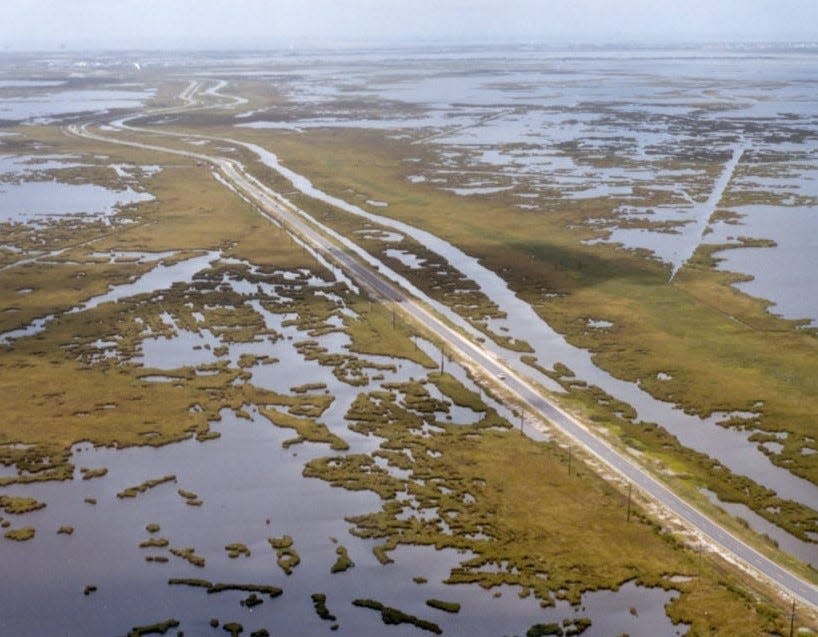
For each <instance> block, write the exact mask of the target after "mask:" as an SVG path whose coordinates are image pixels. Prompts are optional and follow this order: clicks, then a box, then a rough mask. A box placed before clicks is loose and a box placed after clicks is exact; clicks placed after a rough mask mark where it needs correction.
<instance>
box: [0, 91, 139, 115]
mask: <svg viewBox="0 0 818 637" xmlns="http://www.w3.org/2000/svg"><path fill="white" fill-rule="evenodd" d="M154 93H155V91H154V90H153V89H145V90H115V89H111V90H87V91H83V90H66V91H55V92H51V93H46V94H38V95H33V96H30V97H13V98H6V99H0V119H10V120H18V121H19V120H23V121H25V120H33V122H34V123H47V122H49V121H53V120H54V119H55V118H58V117H60V116H64V115H68V114H71V113H85V112H89V111H90V112H94V113H100V112H105V111H109V110H112V109H117V108H136V107H138V106H141V105H142V104H144V102H145V101H147V100H149V99H150V98H151V97H153V95H154Z"/></svg>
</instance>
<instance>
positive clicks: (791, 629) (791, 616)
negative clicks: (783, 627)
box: [790, 598, 795, 637]
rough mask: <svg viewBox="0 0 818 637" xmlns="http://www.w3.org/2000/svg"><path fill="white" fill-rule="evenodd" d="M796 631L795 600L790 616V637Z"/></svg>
mask: <svg viewBox="0 0 818 637" xmlns="http://www.w3.org/2000/svg"><path fill="white" fill-rule="evenodd" d="M794 629H795V598H793V600H792V613H791V614H790V637H792V631H793V630H794Z"/></svg>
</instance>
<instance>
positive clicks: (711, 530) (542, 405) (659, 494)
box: [69, 126, 818, 608]
mask: <svg viewBox="0 0 818 637" xmlns="http://www.w3.org/2000/svg"><path fill="white" fill-rule="evenodd" d="M131 130H136V129H131ZM69 132H71V133H73V134H76V135H80V136H84V137H89V138H92V139H96V140H99V141H105V142H112V143H116V144H122V145H128V146H133V147H138V148H146V149H150V150H157V151H162V152H169V153H173V154H176V155H183V156H186V157H191V158H194V159H197V160H200V161H204V162H208V163H209V164H211V165H213V166H215V167H217V168H218V169H219V171H220V172H221V174H222V175H223V176H224V177H225V178H226V179H227V181H228V182H230V183H231V184H232V185H233V186H234V187H235V188H236V189H238V190H240V191H241V192H242V193H244V194H245V195H246V196H248V197H249V198H250V199H251V200H252V201H254V202H255V203H256V204H257V205H258V206H259V208H260V210H261V211H262V212H263V214H265V215H267V216H268V217H270V218H273V219H275V220H277V221H278V222H280V223H281V224H282V225H284V226H286V227H287V228H288V229H289V230H290V231H291V232H293V233H295V234H296V235H298V236H299V237H300V238H301V239H302V240H304V241H305V242H307V243H308V244H309V245H310V246H311V247H312V248H313V249H315V250H317V251H318V252H320V253H321V254H323V255H324V256H325V257H326V258H327V259H329V260H330V261H331V262H333V263H334V264H335V265H337V266H338V267H340V268H341V269H342V270H344V271H345V272H346V273H347V275H348V276H350V278H352V279H353V280H354V281H355V282H356V283H358V284H359V285H361V286H362V287H363V288H365V289H367V290H368V291H369V292H370V293H374V294H375V295H376V296H380V297H382V298H384V299H386V300H387V301H390V302H394V303H396V305H397V307H399V308H400V311H402V312H403V313H405V314H406V315H408V316H409V317H411V318H412V319H414V320H415V321H417V322H418V323H420V324H422V325H423V326H425V327H426V328H427V329H428V330H429V331H431V332H433V333H435V334H436V335H437V336H438V337H440V338H441V339H442V340H443V341H444V342H445V343H446V345H447V347H448V348H451V351H452V353H455V354H456V355H457V356H458V357H461V358H464V359H466V360H470V361H471V362H472V363H473V364H474V365H475V366H476V367H478V368H482V369H483V370H484V371H485V372H486V373H487V374H489V375H490V376H492V377H494V378H496V379H498V382H502V383H503V384H504V385H505V386H506V388H507V389H508V390H509V391H511V392H512V393H514V394H516V395H517V397H518V398H519V399H520V401H521V402H522V403H523V404H524V405H526V406H527V408H528V410H529V411H530V412H531V413H532V414H536V415H538V416H540V417H542V418H545V419H546V420H548V421H550V422H551V423H553V425H554V426H556V427H557V428H559V429H561V430H562V431H563V432H564V433H565V434H566V435H568V436H569V437H570V438H572V439H573V440H575V441H576V443H577V444H579V445H581V446H582V447H584V448H585V449H586V450H587V451H589V452H590V453H592V454H594V455H595V456H596V457H598V458H599V459H600V460H601V461H602V462H604V463H605V464H606V465H608V466H609V467H611V468H612V469H613V470H614V471H616V472H617V473H619V474H620V475H621V476H622V477H623V478H624V479H625V480H627V481H628V482H630V483H631V484H632V485H633V486H634V487H637V488H639V489H641V490H642V491H643V492H644V493H645V494H647V495H648V496H649V497H650V498H652V499H654V500H656V501H658V502H659V503H661V504H662V505H663V506H664V507H666V508H667V509H668V510H669V511H671V512H672V513H673V514H674V515H676V516H677V517H679V518H681V519H683V520H684V521H686V522H687V523H688V524H689V525H690V526H692V527H694V528H695V529H696V530H697V531H698V532H699V533H700V534H702V535H703V536H705V537H706V538H708V539H709V540H710V541H712V542H713V543H714V544H716V545H718V546H719V547H721V548H722V549H723V550H725V551H727V552H728V553H731V554H732V555H733V556H735V558H737V559H738V560H739V561H740V562H744V563H745V564H747V565H750V566H751V567H753V568H754V569H756V570H757V571H758V572H759V573H760V574H762V575H763V576H765V577H766V578H767V579H768V580H769V581H770V582H772V583H773V584H775V585H777V586H779V587H780V588H781V591H782V592H783V593H784V594H786V595H789V596H791V597H793V598H794V599H796V600H798V601H800V602H801V603H803V604H807V605H810V606H812V607H813V608H818V587H815V586H813V585H812V584H810V583H808V582H806V581H804V580H802V579H801V578H799V577H798V576H796V575H794V574H793V573H791V572H790V571H788V570H786V569H784V568H782V567H781V566H779V565H778V564H776V563H775V562H773V561H772V560H770V559H769V558H767V557H765V556H764V555H762V554H761V553H759V552H758V551H756V550H755V549H753V548H752V547H750V546H748V545H747V544H745V543H744V542H742V541H741V540H740V539H738V538H737V537H735V536H734V535H732V534H731V533H730V532H729V531H727V530H726V529H724V528H723V527H721V526H720V525H719V524H717V523H716V522H714V521H713V520H711V519H710V518H708V517H707V516H706V515H704V514H703V513H701V512H699V511H698V510H697V509H695V508H693V507H692V506H691V505H689V504H688V503H686V502H685V501H684V500H682V499H681V498H679V497H678V496H677V495H676V494H674V493H673V492H672V491H671V490H670V489H668V488H667V487H665V486H664V485H663V484H661V483H660V482H658V481H657V480H656V479H654V478H653V477H652V476H651V475H650V474H648V473H647V471H646V470H645V469H643V468H641V467H640V466H638V465H637V464H635V463H633V462H632V461H631V460H630V459H629V458H627V457H626V456H624V455H623V454H622V453H621V452H619V451H617V450H616V449H614V448H613V447H611V446H610V445H609V444H608V443H607V442H605V441H604V440H603V439H601V438H599V437H598V436H597V435H595V434H594V433H592V432H591V431H590V430H588V429H587V428H586V427H584V426H583V425H582V424H581V423H580V422H579V421H578V420H576V419H575V418H574V417H572V416H571V415H569V414H568V413H566V412H564V411H563V410H562V409H560V408H559V407H558V406H557V405H556V404H554V403H552V402H550V401H549V400H547V399H546V398H545V397H544V396H543V395H542V394H541V393H540V392H539V391H538V390H537V389H535V388H534V387H533V386H531V385H530V384H529V383H527V382H526V381H525V380H524V379H523V378H522V377H520V376H519V375H518V374H516V373H515V372H514V370H512V369H510V368H508V367H506V366H505V365H503V364H502V363H501V362H500V361H499V360H497V359H496V358H494V356H493V355H491V354H490V353H488V352H487V351H485V350H483V349H482V348H480V347H479V346H478V345H477V344H476V343H474V342H472V341H470V340H468V339H466V338H465V337H464V336H463V335H462V334H460V333H459V332H457V331H455V330H454V329H452V328H451V327H449V326H448V325H447V324H446V323H444V322H443V321H442V320H440V319H439V318H438V317H436V316H434V315H433V314H431V313H430V312H428V311H427V310H426V309H425V308H424V307H423V306H421V305H420V304H419V303H417V302H415V301H414V299H412V298H410V297H408V296H407V295H406V294H405V293H404V292H403V291H402V290H401V289H399V288H398V287H397V286H396V284H394V283H393V282H391V281H389V280H387V279H386V278H385V277H384V276H382V275H380V274H379V273H378V272H376V271H375V270H374V269H373V268H372V267H370V266H368V265H365V264H364V263H362V262H361V261H359V260H358V259H357V258H355V257H354V256H352V255H351V254H349V253H347V252H345V251H343V250H341V249H339V247H338V246H337V245H335V244H334V243H333V242H331V241H330V240H329V239H328V237H327V236H326V234H325V233H323V232H322V231H320V230H319V229H318V228H316V227H315V226H313V225H312V224H308V223H307V222H306V221H305V219H304V218H303V217H302V216H301V215H299V214H298V213H296V212H294V211H291V210H289V209H287V208H285V207H284V206H283V205H281V204H280V203H279V201H278V200H277V199H276V197H275V195H274V193H273V192H272V191H270V190H269V189H268V188H267V187H266V186H264V185H263V184H261V183H259V182H258V181H257V180H255V179H254V178H253V177H251V176H248V175H247V174H246V173H245V172H244V170H243V168H242V166H241V164H240V163H239V162H237V161H235V160H233V159H229V158H223V157H214V156H209V155H205V154H202V153H196V152H192V151H185V150H179V149H173V148H166V147H162V146H157V145H153V144H142V143H139V142H133V141H124V140H117V139H115V138H109V137H105V136H102V135H99V134H95V133H90V132H88V131H87V130H86V129H85V127H78V126H70V127H69ZM152 132H154V131H152ZM500 379H502V381H501V380H500Z"/></svg>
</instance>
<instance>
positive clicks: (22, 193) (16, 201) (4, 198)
mask: <svg viewBox="0 0 818 637" xmlns="http://www.w3.org/2000/svg"><path fill="white" fill-rule="evenodd" d="M151 199H153V196H152V195H149V194H147V193H144V192H136V191H134V190H132V189H131V188H126V189H125V190H110V189H109V188H104V187H102V186H96V185H94V184H65V183H60V182H58V181H24V182H21V183H16V184H14V183H0V223H2V222H7V223H15V222H16V223H42V222H44V221H47V219H48V218H50V217H60V216H65V215H88V218H89V219H98V218H100V217H109V216H111V215H113V214H114V213H115V212H116V210H117V207H118V206H121V205H126V204H132V203H138V202H143V201H150V200H151Z"/></svg>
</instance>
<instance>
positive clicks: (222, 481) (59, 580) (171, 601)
mask: <svg viewBox="0 0 818 637" xmlns="http://www.w3.org/2000/svg"><path fill="white" fill-rule="evenodd" d="M214 428H215V429H216V430H217V431H219V432H220V433H221V437H220V438H219V439H218V440H213V441H208V442H205V443H200V442H196V441H192V440H191V441H187V442H184V443H181V444H176V445H170V446H167V447H162V448H158V449H153V448H133V449H124V450H115V449H93V448H91V447H90V446H89V445H87V444H81V445H77V446H75V448H74V450H73V458H72V462H73V463H74V464H75V465H76V466H78V467H90V468H95V467H107V468H108V474H107V475H106V476H105V477H103V478H98V479H93V480H88V481H83V480H81V479H79V473H78V475H77V476H76V479H75V480H74V481H71V482H68V483H62V484H57V483H47V484H34V485H21V486H19V487H15V494H18V495H24V496H31V497H37V498H38V499H40V500H44V501H46V502H48V506H47V507H46V508H45V509H42V510H40V511H37V512H34V513H32V514H29V515H27V516H26V523H30V524H32V525H34V526H36V527H37V529H38V531H37V536H36V537H35V539H34V540H31V541H29V542H26V543H16V542H8V541H4V542H0V561H2V563H3V565H4V569H8V572H13V573H15V578H14V579H11V578H3V579H2V580H0V599H3V600H4V601H3V603H4V605H5V606H6V608H13V609H16V610H15V612H13V613H4V617H3V627H4V629H5V630H6V631H8V632H9V634H14V635H17V636H19V637H28V636H32V637H33V636H40V635H57V634H59V635H64V636H66V637H72V636H74V635H76V636H83V637H84V636H85V635H89V634H95V635H113V634H120V633H122V632H124V631H125V630H126V629H127V628H128V627H130V626H133V625H139V624H144V623H150V622H153V621H157V620H159V619H165V618H167V617H176V618H177V619H179V620H180V621H181V622H182V626H181V627H180V628H181V629H184V630H185V631H186V633H187V634H206V631H209V630H210V629H209V628H208V627H207V623H208V621H209V619H210V618H211V617H219V618H220V619H221V620H222V621H223V622H225V621H231V620H232V621H239V622H241V623H242V624H243V625H244V626H245V630H246V631H248V632H249V631H251V630H258V629H260V628H262V627H266V628H267V629H268V630H273V631H274V633H280V634H312V633H314V632H317V631H319V630H327V626H326V625H323V622H322V621H321V620H320V619H318V617H317V616H316V614H315V611H314V610H313V608H312V602H311V599H310V596H311V595H312V594H313V593H316V592H322V593H324V594H326V595H327V605H328V607H329V608H330V610H331V612H332V613H333V614H335V615H336V616H337V618H338V623H339V624H340V628H339V630H338V634H341V635H367V634H369V635H374V634H382V632H383V630H384V627H383V624H382V623H381V620H380V617H379V616H378V614H377V613H372V612H371V611H368V610H366V609H360V608H356V607H354V606H352V604H351V602H352V600H353V599H356V598H362V597H363V598H366V597H369V598H376V599H378V600H379V601H381V602H383V603H385V604H387V605H392V606H395V607H397V608H400V609H402V610H404V611H406V612H409V613H413V614H416V615H418V616H420V617H424V618H428V619H431V620H433V621H435V622H437V623H439V624H440V626H441V627H442V628H443V630H444V633H445V634H471V635H486V636H492V637H494V636H496V635H500V634H523V633H524V632H525V631H526V630H527V629H528V627H529V626H531V625H532V624H534V623H538V622H539V623H547V622H554V621H556V622H562V620H563V619H566V618H574V617H590V618H591V619H592V621H593V626H592V628H591V629H590V630H589V631H588V632H587V633H586V634H587V635H592V636H593V635H597V636H599V637H601V636H604V635H611V634H620V633H622V632H627V633H628V634H630V635H632V636H634V637H636V636H640V635H641V636H644V637H650V636H654V635H674V634H676V631H677V630H678V629H679V627H674V626H673V625H672V624H671V623H670V621H669V619H668V618H667V617H666V616H665V612H664V606H665V605H666V604H667V603H668V602H669V601H670V600H671V599H672V598H673V597H675V596H676V593H673V592H665V591H662V590H660V589H655V590H653V589H644V588H640V587H637V586H634V585H633V584H626V585H624V586H623V587H622V588H621V589H620V591H618V592H606V591H600V592H595V593H588V594H586V595H585V596H584V597H583V599H582V607H583V609H582V610H580V609H579V608H574V607H571V606H569V605H568V604H567V603H565V602H557V604H556V606H555V607H553V608H548V609H542V608H540V605H539V601H538V600H536V599H534V598H527V599H521V598H520V596H519V594H518V593H519V590H518V589H515V588H512V587H502V588H501V589H497V590H496V591H495V590H492V591H485V590H483V589H481V588H480V587H478V586H476V585H474V586H473V585H463V586H460V585H458V586H447V585H445V584H443V583H442V582H443V580H445V579H446V577H448V575H449V572H450V571H451V569H452V568H453V567H454V566H456V565H457V564H458V563H459V562H460V561H461V560H463V559H467V558H468V554H460V553H458V552H456V551H453V550H446V551H435V550H434V549H432V548H428V547H427V548H420V547H401V548H399V549H397V550H396V551H394V552H393V553H392V557H393V558H394V560H395V563H394V564H390V565H388V566H383V565H381V564H380V563H379V562H378V561H377V560H376V559H375V557H374V555H373V554H372V546H373V542H372V541H368V540H361V539H359V538H356V537H354V536H352V535H350V533H349V524H348V523H347V522H345V521H344V516H348V515H354V514H356V513H365V512H368V511H374V510H377V509H379V508H380V501H379V499H378V498H377V496H375V495H374V494H371V493H368V492H353V491H345V490H342V489H335V488H332V487H330V486H329V485H328V484H327V483H325V482H322V481H320V480H312V479H305V478H303V477H302V476H301V470H302V467H303V465H304V463H305V462H307V461H309V460H310V459H312V458H316V457H319V456H322V455H325V454H326V452H327V448H326V446H323V445H311V444H302V445H298V446H297V447H294V448H291V449H289V450H286V449H284V448H283V447H282V442H283V441H284V440H285V439H287V438H289V437H291V435H290V433H289V432H287V431H286V430H281V429H278V428H276V427H273V426H271V425H270V424H269V423H268V422H266V421H265V420H264V419H263V418H261V417H260V416H259V415H258V414H257V413H255V412H254V411H251V413H250V420H242V419H239V418H237V417H236V416H235V415H234V414H233V413H232V412H230V411H224V412H223V413H222V419H221V421H220V422H219V423H216V424H215V425H214ZM295 450H297V451H295ZM294 451H295V453H294ZM353 451H357V450H355V449H353ZM296 453H297V455H295V454H296ZM168 474H174V475H175V476H176V482H175V483H167V484H163V485H160V486H158V487H155V488H153V489H150V490H149V491H147V492H145V493H143V494H140V495H139V496H137V497H136V498H133V499H119V498H117V497H116V495H115V494H116V493H117V492H118V491H120V490H122V489H124V488H126V487H129V486H133V485H136V484H140V483H141V482H143V481H144V480H146V479H149V478H155V477H159V476H164V475H168ZM177 489H185V490H189V491H194V492H195V493H197V494H198V495H199V497H200V498H201V499H202V500H203V501H204V502H203V504H202V506H200V507H190V506H186V505H185V504H184V501H183V499H182V498H180V497H179V495H178V494H177V493H176V490H177ZM86 498H95V499H96V501H97V504H96V505H95V506H91V505H89V504H87V503H85V501H84V500H85V499H86ZM268 520H269V523H268ZM149 523H155V524H158V525H159V526H160V527H161V529H160V531H159V532H157V533H156V536H157V537H162V538H166V539H168V540H169V542H170V546H171V547H186V546H190V547H195V549H196V553H197V554H199V555H202V556H203V557H205V559H206V566H205V568H203V569H198V568H195V567H193V566H191V565H189V564H187V563H186V562H183V561H182V560H180V559H178V558H176V557H173V556H170V561H169V562H168V563H166V564H161V563H149V562H146V561H145V556H146V555H154V554H166V551H163V550H161V549H141V548H139V543H140V542H142V541H144V540H146V539H147V538H148V536H149V535H150V534H149V533H148V532H147V531H146V530H145V526H146V525H147V524H149ZM63 525H70V526H73V527H74V529H75V530H74V533H73V534H72V535H70V536H68V535H58V534H57V533H56V531H57V529H58V527H60V526H63ZM285 534H289V535H291V536H292V537H293V539H294V548H295V549H296V550H297V551H298V553H299V555H300V557H301V564H300V565H299V566H298V567H296V568H295V570H294V571H293V574H292V575H291V576H289V577H288V576H285V575H284V574H283V572H282V571H281V570H280V569H279V568H278V567H277V566H276V564H275V553H274V551H272V549H271V548H270V546H269V545H268V543H267V538H268V537H272V536H282V535H285ZM335 541H337V542H338V543H340V544H342V545H343V546H345V547H346V548H347V549H348V551H349V555H350V557H351V558H352V560H353V561H354V562H355V567H354V568H353V569H350V570H349V571H346V572H344V573H340V574H336V575H331V574H330V573H329V569H330V566H332V564H333V563H334V561H335V558H336V557H337V556H336V554H335V549H336V547H337V544H336V543H335ZM232 542H242V543H244V544H246V545H247V546H248V548H249V549H250V551H251V556H250V557H249V558H244V557H241V558H238V559H235V560H233V559H229V558H228V557H227V555H226V552H225V550H224V546H225V545H226V544H228V543H232ZM114 564H115V565H116V567H115V568H112V565H114ZM42 565H48V566H47V568H48V573H49V576H48V577H47V578H44V577H43V576H42V571H41V568H42ZM171 577H204V578H206V579H210V580H211V581H227V582H243V583H259V584H270V585H275V586H279V587H281V588H283V589H284V595H283V596H282V597H281V598H278V599H275V600H269V599H266V598H265V601H264V604H262V605H261V606H258V607H256V608H255V609H253V610H252V612H251V611H250V610H248V609H246V608H243V607H241V606H240V605H239V600H240V599H243V598H244V597H246V594H241V593H238V592H234V593H222V594H219V595H207V594H205V592H204V591H203V590H201V589H189V588H185V587H174V588H170V587H168V585H167V580H168V578H171ZM416 577H425V578H426V579H427V580H428V583H427V584H425V585H422V586H419V585H417V584H415V583H414V582H413V581H412V579H413V578H416ZM89 584H93V585H95V586H97V587H98V590H97V592H95V593H93V594H92V595H91V596H89V597H84V596H83V589H84V588H85V586H86V585H89ZM495 592H499V593H501V595H500V596H499V597H496V596H495V595H494V594H495ZM430 598H439V599H444V600H447V601H456V602H459V603H461V604H462V606H463V610H462V611H461V612H460V613H459V614H458V615H448V614H446V613H442V612H439V611H435V610H433V609H430V608H429V607H427V606H426V604H425V600H427V599H430ZM45 600H47V603H45ZM630 608H635V609H636V610H637V613H635V614H634V613H632V612H631V611H630ZM322 625H323V627H322ZM393 633H394V634H396V635H405V636H407V637H408V636H409V635H417V634H422V633H419V632H418V631H416V630H415V629H410V628H409V627H407V626H402V627H399V628H394V629H391V630H390V634H393Z"/></svg>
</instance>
